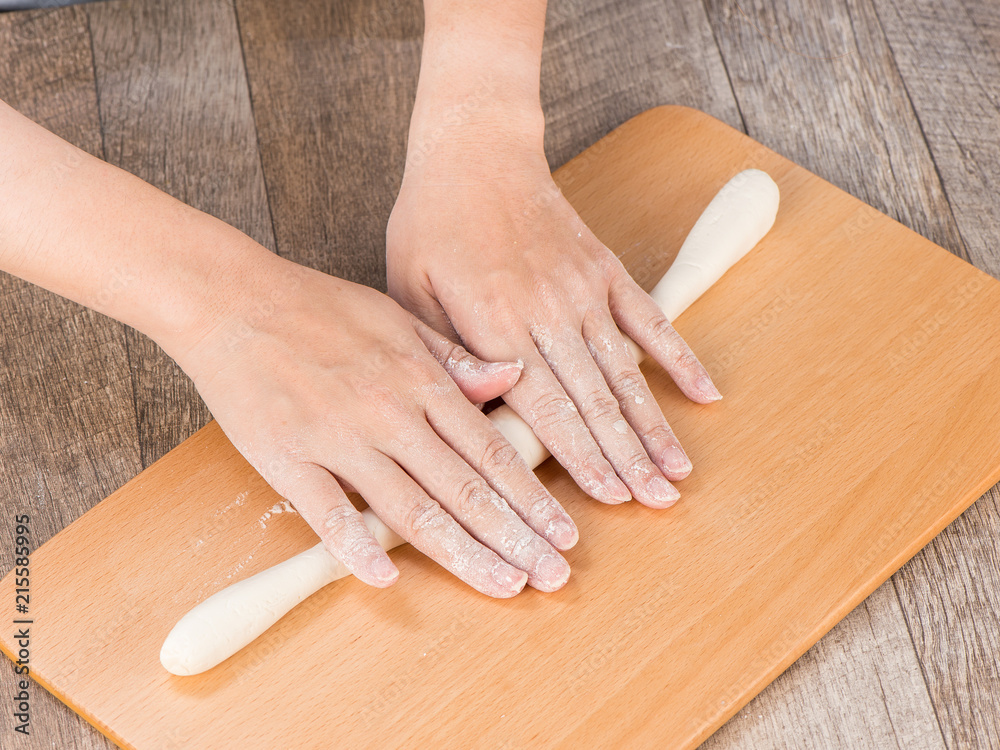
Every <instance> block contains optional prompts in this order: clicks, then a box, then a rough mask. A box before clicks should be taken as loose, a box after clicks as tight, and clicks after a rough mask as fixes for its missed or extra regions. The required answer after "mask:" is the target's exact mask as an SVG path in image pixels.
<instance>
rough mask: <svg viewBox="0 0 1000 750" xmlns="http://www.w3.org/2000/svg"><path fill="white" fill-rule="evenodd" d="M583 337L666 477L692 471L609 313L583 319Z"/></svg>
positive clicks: (624, 411)
mask: <svg viewBox="0 0 1000 750" xmlns="http://www.w3.org/2000/svg"><path fill="white" fill-rule="evenodd" d="M583 334H584V339H586V341H587V348H588V349H589V350H590V353H591V355H592V356H593V357H594V361H595V362H596V363H597V366H598V368H600V370H601V373H602V374H603V375H604V380H605V382H607V384H608V386H609V387H610V389H611V393H612V394H613V395H614V397H615V398H616V399H617V400H618V406H619V408H620V409H621V411H622V414H623V415H624V417H625V420H626V421H627V422H628V423H629V424H630V425H632V429H633V430H634V431H635V433H636V435H638V437H639V440H640V441H641V442H642V446H643V448H645V449H646V453H647V454H648V455H649V456H650V457H651V458H652V460H653V463H654V464H656V465H657V466H658V467H659V468H660V470H661V471H662V472H663V473H664V475H665V476H666V477H667V479H673V480H677V479H683V478H684V477H686V476H687V475H688V474H690V473H691V461H690V459H688V457H687V454H686V453H685V452H684V449H683V448H682V447H681V444H680V441H678V440H677V437H676V436H675V435H674V432H673V430H671V429H670V425H669V424H667V420H666V418H664V416H663V412H662V411H661V410H660V405H659V404H658V403H657V402H656V398H655V397H654V396H653V394H652V393H651V392H650V390H649V386H648V385H647V384H646V378H644V377H643V375H642V372H641V371H640V370H639V365H637V364H636V362H635V360H634V359H632V355H631V353H630V352H629V350H628V346H627V345H626V344H625V339H624V338H622V336H621V333H620V332H619V331H618V326H616V325H615V324H614V321H613V320H611V318H610V317H606V316H602V319H601V320H600V322H592V319H591V318H588V319H586V320H585V321H584V327H583Z"/></svg>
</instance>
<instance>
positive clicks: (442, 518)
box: [403, 497, 448, 536]
mask: <svg viewBox="0 0 1000 750" xmlns="http://www.w3.org/2000/svg"><path fill="white" fill-rule="evenodd" d="M447 523H448V514H447V513H446V512H445V510H444V508H442V507H441V506H440V505H438V504H437V503H436V502H434V501H433V500H431V499H430V498H429V497H426V498H422V499H420V500H417V501H416V502H414V503H413V505H412V506H410V508H408V509H407V511H406V514H405V515H404V517H403V528H404V529H405V530H406V531H407V532H408V533H409V534H410V535H412V536H422V535H425V534H426V533H427V532H428V531H432V530H433V529H436V528H441V527H443V526H445V525H447Z"/></svg>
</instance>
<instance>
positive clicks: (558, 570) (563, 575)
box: [535, 555, 569, 591]
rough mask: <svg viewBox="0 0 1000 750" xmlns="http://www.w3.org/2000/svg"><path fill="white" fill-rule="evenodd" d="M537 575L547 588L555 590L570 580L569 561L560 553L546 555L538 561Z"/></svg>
mask: <svg viewBox="0 0 1000 750" xmlns="http://www.w3.org/2000/svg"><path fill="white" fill-rule="evenodd" d="M535 577H536V578H537V579H538V582H539V583H540V584H541V585H543V586H545V588H546V589H547V590H549V591H555V590H556V589H558V588H562V587H563V586H564V585H565V584H566V581H568V580H569V563H567V562H566V561H565V560H564V559H563V558H562V557H560V556H559V555H546V556H545V557H543V558H542V559H541V560H539V561H538V565H537V566H536V567H535Z"/></svg>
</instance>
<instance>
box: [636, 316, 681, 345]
mask: <svg viewBox="0 0 1000 750" xmlns="http://www.w3.org/2000/svg"><path fill="white" fill-rule="evenodd" d="M643 328H644V329H645V331H646V335H647V336H649V338H650V339H651V340H653V341H655V342H657V343H666V342H669V341H672V340H673V339H674V337H675V336H676V335H677V332H676V331H675V330H674V327H673V326H672V325H671V324H670V321H669V320H668V319H667V316H666V315H663V314H658V315H654V316H653V317H652V318H650V319H649V320H647V321H646V324H645V325H644V326H643Z"/></svg>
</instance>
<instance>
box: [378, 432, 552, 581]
mask: <svg viewBox="0 0 1000 750" xmlns="http://www.w3.org/2000/svg"><path fill="white" fill-rule="evenodd" d="M480 416H482V415H480ZM401 448H402V450H401V452H400V454H399V455H392V456H391V458H393V459H395V460H396V462H397V463H399V465H400V466H402V467H403V468H404V469H405V470H406V472H407V473H408V474H409V475H410V476H411V477H413V478H414V479H415V480H417V482H418V483H419V484H420V485H421V486H422V487H423V488H424V490H425V491H426V492H427V494H428V495H430V496H431V497H433V498H434V499H436V500H437V501H438V503H440V505H441V507H442V508H444V509H445V510H447V511H448V512H449V513H450V514H451V516H452V517H453V518H454V519H455V520H456V521H458V523H460V524H461V525H462V527H463V528H464V529H465V530H466V531H467V532H469V534H471V535H472V536H473V537H475V538H476V539H478V540H479V541H480V542H482V543H483V544H485V545H486V546H487V547H489V548H490V549H492V550H495V551H496V553H497V554H498V555H500V556H501V557H502V558H503V559H504V560H506V561H507V562H508V563H510V564H511V565H513V566H514V567H515V568H517V569H518V570H523V571H524V572H525V573H527V574H528V583H529V584H530V585H531V586H533V587H534V588H536V589H539V590H541V591H555V590H556V589H559V588H562V587H563V586H564V585H565V584H566V581H568V580H569V572H570V571H569V564H568V563H567V562H566V560H564V559H563V557H562V555H560V554H559V553H558V552H557V551H556V549H555V548H554V547H553V546H552V545H551V544H549V543H548V542H547V541H545V539H543V538H542V537H540V536H539V535H538V534H536V533H535V532H534V530H533V529H531V527H529V526H528V525H527V524H526V523H525V522H524V521H522V520H521V517H520V516H519V515H518V514H517V513H516V512H514V510H513V509H512V508H511V507H510V506H509V505H508V504H507V503H506V502H505V501H504V499H503V498H502V497H500V495H498V494H497V493H496V492H494V490H493V488H492V487H490V485H489V484H488V483H487V482H486V480H484V479H483V478H482V477H481V476H480V475H479V474H477V473H476V472H475V471H474V470H473V469H472V467H470V466H469V464H468V463H466V462H465V460H463V459H462V457H461V456H459V455H458V454H457V453H455V452H454V451H452V450H451V449H450V448H449V447H448V445H447V444H446V443H445V442H444V441H443V440H441V438H440V437H439V436H438V435H437V434H436V433H435V432H434V430H433V429H431V427H430V425H428V426H427V432H426V434H425V435H422V436H419V437H418V438H417V439H416V440H414V441H411V442H408V443H407V444H405V445H402V446H401ZM428 456H434V458H433V461H429V460H428Z"/></svg>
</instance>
